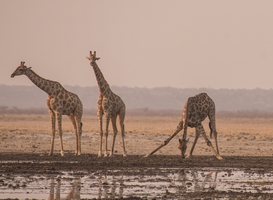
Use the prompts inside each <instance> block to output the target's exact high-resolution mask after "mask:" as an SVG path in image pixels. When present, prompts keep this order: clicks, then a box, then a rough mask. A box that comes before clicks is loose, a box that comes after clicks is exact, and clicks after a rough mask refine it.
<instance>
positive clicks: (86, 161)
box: [0, 153, 273, 174]
mask: <svg viewBox="0 0 273 200" xmlns="http://www.w3.org/2000/svg"><path fill="white" fill-rule="evenodd" d="M223 158H224V159H223V160H217V159H216V158H215V157H214V156H193V157H192V158H191V159H181V158H180V157H179V156H173V155H153V156H151V157H148V158H145V157H142V156H135V155H129V156H128V157H125V158H124V157H122V156H121V155H116V156H115V157H107V158H105V157H102V158H98V157H97V155H92V154H84V155H81V156H74V155H72V154H67V155H65V156H64V157H62V156H60V155H53V156H47V155H40V154H24V153H23V154H12V153H2V154H0V160H1V165H0V172H1V173H37V174H39V173H54V172H57V173H58V171H81V170H92V171H93V170H94V171H96V170H104V169H105V170H107V169H134V168H135V169H138V168H190V167H197V168H203V167H214V168H215V167H221V168H242V169H251V168H263V169H267V170H268V169H273V165H272V163H273V157H269V156H268V157H266V156H224V157H223Z"/></svg>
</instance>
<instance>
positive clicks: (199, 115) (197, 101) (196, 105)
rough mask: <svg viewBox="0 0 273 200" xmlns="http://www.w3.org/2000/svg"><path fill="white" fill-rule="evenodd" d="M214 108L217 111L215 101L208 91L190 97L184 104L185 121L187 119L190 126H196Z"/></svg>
mask: <svg viewBox="0 0 273 200" xmlns="http://www.w3.org/2000/svg"><path fill="white" fill-rule="evenodd" d="M212 110H213V111H215V105H214V102H213V100H212V99H211V98H210V97H209V96H208V95H207V94H206V93H200V94H197V95H195V96H193V97H189V99H188V101H187V102H186V103H185V106H184V110H183V115H182V117H183V121H184V120H185V121H186V122H187V124H188V126H189V127H196V126H197V125H198V124H200V123H201V122H202V121H204V120H205V118H206V117H207V116H208V114H209V112H210V111H212Z"/></svg>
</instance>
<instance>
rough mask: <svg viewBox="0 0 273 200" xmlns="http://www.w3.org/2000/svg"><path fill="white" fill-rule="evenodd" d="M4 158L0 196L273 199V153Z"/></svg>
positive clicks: (2, 157) (8, 155)
mask: <svg viewBox="0 0 273 200" xmlns="http://www.w3.org/2000/svg"><path fill="white" fill-rule="evenodd" d="M0 158H1V162H0V174H1V176H0V197H1V198H19V199H25V198H32V199H33V198H34V199H44V198H46V199H61V198H65V199H72V198H73V199H201V198H203V199H272V198H273V191H272V190H273V187H272V185H273V184H272V183H273V165H272V163H273V157H266V156H223V158H224V159H223V160H217V159H216V158H215V157H214V156H193V157H192V158H191V159H181V158H180V156H173V155H153V156H151V157H148V158H145V157H143V156H135V155H128V157H125V158H124V157H122V156H121V155H116V156H114V157H106V158H105V157H102V158H98V157H97V155H93V154H83V155H81V156H75V155H73V154H66V155H65V156H64V157H62V156H60V155H53V156H47V155H43V154H42V155H41V154H24V153H23V154H17V153H16V154H12V153H2V154H0Z"/></svg>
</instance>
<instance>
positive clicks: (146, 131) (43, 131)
mask: <svg viewBox="0 0 273 200" xmlns="http://www.w3.org/2000/svg"><path fill="white" fill-rule="evenodd" d="M179 120H180V118H179V117H175V116H172V117H143V116H127V119H126V123H125V129H126V150H127V153H128V157H126V158H123V157H122V156H121V154H122V147H121V137H120V135H118V136H117V139H116V148H115V153H116V155H115V156H114V157H113V158H111V157H107V158H104V157H103V158H98V157H97V152H98V143H99V133H98V129H99V127H98V120H97V118H96V116H86V117H84V118H83V124H84V126H83V134H82V155H81V156H74V154H73V153H74V149H75V135H74V133H73V129H72V125H71V124H70V121H69V120H68V119H67V118H66V117H65V116H64V117H63V131H64V133H63V140H64V149H65V156H64V157H61V156H60V155H59V137H58V134H56V138H55V149H54V155H53V156H51V157H49V156H48V155H47V154H48V152H49V147H50V140H51V135H50V132H51V130H50V129H51V126H50V121H49V116H47V115H2V116H0V121H1V124H0V158H1V161H2V164H1V167H0V170H1V171H2V172H5V171H7V172H8V171H14V172H21V171H22V172H24V171H31V172H33V173H34V172H37V173H38V172H40V171H43V170H49V169H50V168H54V169H63V170H66V169H75V170H78V169H87V170H89V169H101V168H132V167H237V168H240V167H244V168H253V167H255V168H267V169H268V168H272V161H273V157H272V141H273V134H272V131H273V119H262V118H258V119H240V118H220V119H217V130H218V143H219V149H220V153H221V155H222V157H223V158H224V159H223V160H217V159H216V158H215V156H214V155H213V153H212V152H211V150H210V149H209V148H208V147H207V145H206V144H205V142H204V139H203V138H199V140H198V142H197V145H196V147H195V150H194V156H193V157H192V158H191V159H181V158H180V156H179V154H180V152H179V150H178V149H177V146H178V141H177V140H178V138H179V137H181V133H179V134H178V135H177V136H176V137H175V138H173V139H172V140H171V142H170V143H169V144H168V145H167V146H165V147H163V148H162V149H160V150H159V151H158V152H156V153H155V154H154V155H152V156H151V157H148V158H144V157H143V155H145V154H147V153H149V152H151V151H152V150H153V149H155V148H156V147H157V146H158V145H160V144H161V142H162V141H164V140H165V139H166V138H168V136H169V135H170V134H171V133H172V131H173V130H174V129H175V128H176V126H177V124H178V122H179ZM203 125H204V127H205V129H206V131H207V133H208V132H209V130H208V125H207V121H205V122H203ZM110 127H111V126H110ZM188 137H189V138H190V144H189V147H191V145H192V141H193V139H194V129H191V128H190V129H188ZM108 141H109V142H108V143H109V146H110V144H111V143H112V129H110V135H109V139H108ZM212 143H213V145H214V140H213V139H212ZM188 150H189V149H188ZM4 161H16V162H17V161H24V163H20V164H18V163H16V162H14V163H12V164H11V163H10V162H8V163H7V164H5V162H4ZM27 161H35V162H34V163H32V164H30V163H28V162H27ZM42 161H48V162H49V163H44V162H43V163H42V164H40V162H42ZM57 161H60V162H57ZM63 161H66V162H70V164H69V165H67V164H66V163H62V162H63ZM51 162H54V164H53V163H51Z"/></svg>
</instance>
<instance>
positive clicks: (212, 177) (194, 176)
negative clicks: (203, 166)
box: [170, 169, 218, 194]
mask: <svg viewBox="0 0 273 200" xmlns="http://www.w3.org/2000/svg"><path fill="white" fill-rule="evenodd" d="M177 175H178V177H177V179H176V180H174V181H172V182H171V185H170V187H173V188H175V191H176V193H178V194H179V193H186V192H201V191H213V190H215V189H216V184H217V182H216V181H217V175H218V171H210V172H208V173H206V172H200V171H196V170H188V169H187V170H186V169H181V170H179V172H178V174H177Z"/></svg>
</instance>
